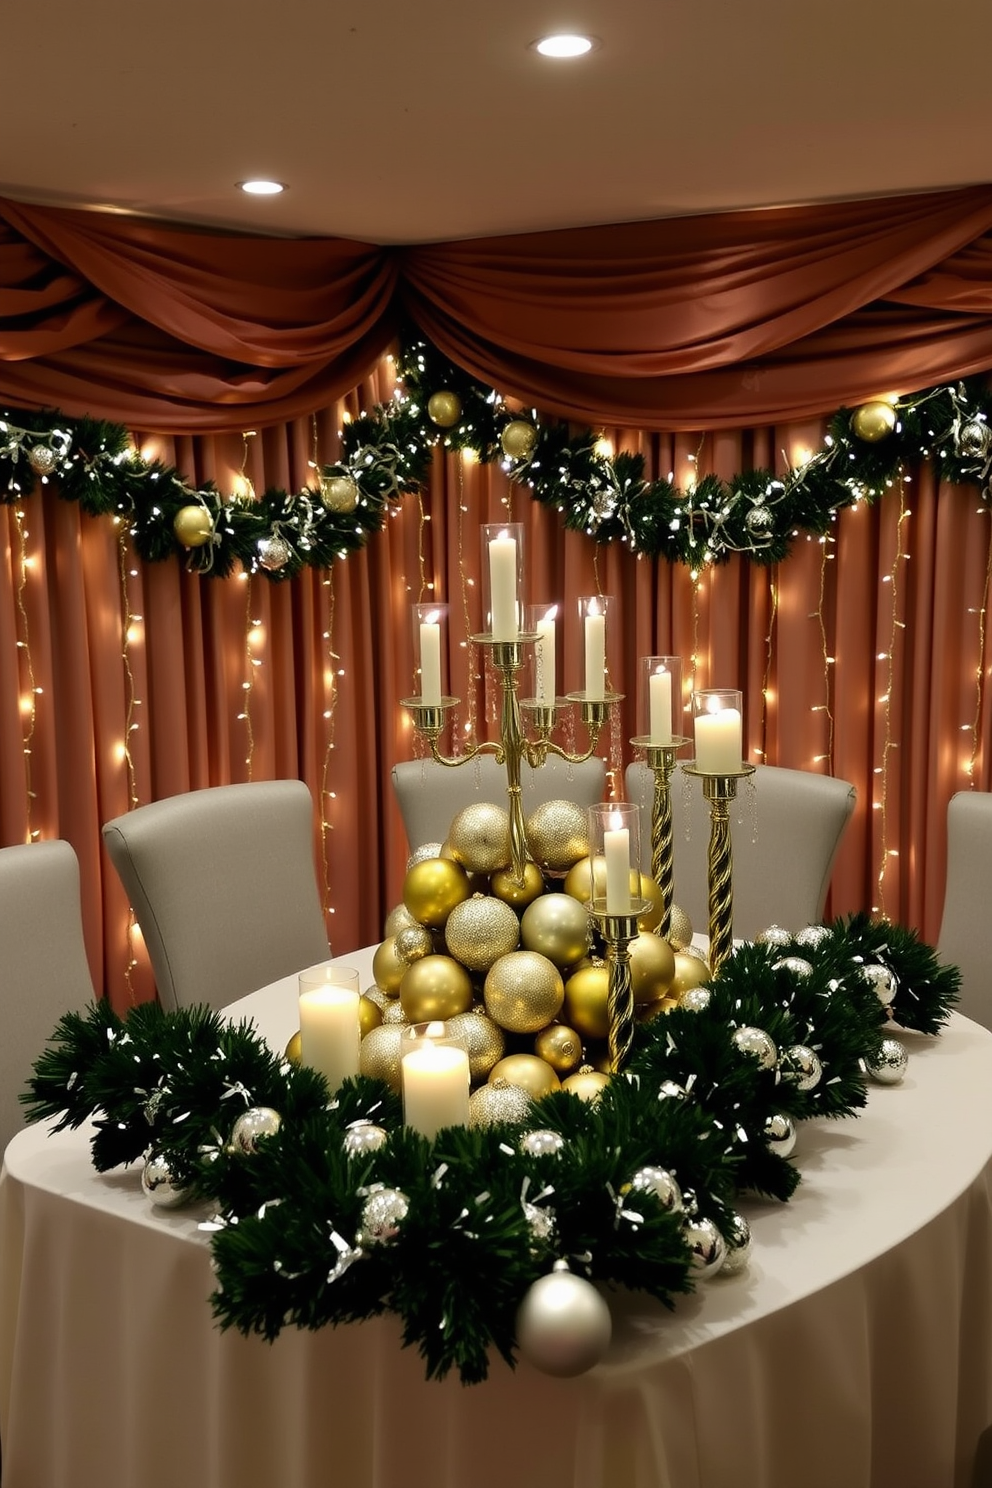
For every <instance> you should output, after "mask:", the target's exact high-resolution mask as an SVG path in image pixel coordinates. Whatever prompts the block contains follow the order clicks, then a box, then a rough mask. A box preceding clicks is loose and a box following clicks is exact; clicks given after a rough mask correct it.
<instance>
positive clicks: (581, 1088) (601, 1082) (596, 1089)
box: [561, 1070, 610, 1101]
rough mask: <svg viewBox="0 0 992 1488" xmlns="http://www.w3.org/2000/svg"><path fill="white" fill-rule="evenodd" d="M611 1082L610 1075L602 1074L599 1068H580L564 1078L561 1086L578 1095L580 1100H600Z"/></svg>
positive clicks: (571, 1093)
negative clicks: (575, 1072)
mask: <svg viewBox="0 0 992 1488" xmlns="http://www.w3.org/2000/svg"><path fill="white" fill-rule="evenodd" d="M609 1083H610V1077H609V1075H604V1074H601V1073H600V1071H599V1070H579V1072H578V1073H577V1074H575V1075H569V1076H568V1078H567V1079H565V1080H562V1082H561V1088H562V1090H567V1091H568V1092H569V1094H570V1095H577V1096H578V1097H579V1099H580V1100H584V1101H598V1100H599V1097H600V1096H601V1095H602V1093H603V1091H604V1090H605V1089H606V1086H607V1085H608V1084H609Z"/></svg>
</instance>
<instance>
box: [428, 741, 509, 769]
mask: <svg viewBox="0 0 992 1488" xmlns="http://www.w3.org/2000/svg"><path fill="white" fill-rule="evenodd" d="M428 743H429V744H430V748H431V759H432V760H435V761H436V762H437V763H438V764H439V765H446V766H447V767H448V768H449V769H456V768H457V767H458V766H459V765H467V764H468V763H469V761H470V760H474V759H477V758H478V757H479V755H480V754H495V755H496V757H497V763H499V764H502V763H503V762H502V760H501V759H500V758H499V755H500V749H501V746H500V745H499V744H494V743H493V742H491V741H490V740H485V741H484V742H483V743H481V744H471V745H469V747H468V749H466V750H465V752H464V754H442V753H441V751H440V750H439V749H438V747H437V740H436V739H428Z"/></svg>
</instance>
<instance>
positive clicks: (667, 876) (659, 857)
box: [630, 736, 689, 940]
mask: <svg viewBox="0 0 992 1488" xmlns="http://www.w3.org/2000/svg"><path fill="white" fill-rule="evenodd" d="M630 742H631V744H633V745H634V747H635V749H643V750H644V759H645V762H646V764H647V766H648V769H649V770H651V771H653V773H654V796H653V798H652V801H651V877H652V878H653V879H654V881H655V883H656V884H657V885H658V888H659V889H660V891H661V920H660V922H659V924H658V934H659V935H660V936H662V937H663V938H664V939H665V940H667V939H668V932H669V930H670V929H671V928H672V905H673V904H674V902H675V834H674V831H673V829H672V790H671V780H672V772H673V771H674V769H675V756H676V754H677V753H678V751H679V750H680V749H681V748H682V746H683V745H684V744H688V743H689V740H688V739H687V738H683V737H682V736H678V737H674V738H673V739H672V740H671V743H669V744H652V743H651V740H650V739H649V738H648V737H646V736H641V737H639V738H637V739H631V741H630Z"/></svg>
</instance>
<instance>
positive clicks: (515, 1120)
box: [468, 1080, 531, 1126]
mask: <svg viewBox="0 0 992 1488" xmlns="http://www.w3.org/2000/svg"><path fill="white" fill-rule="evenodd" d="M530 1111H531V1099H530V1096H529V1095H528V1094H527V1092H526V1091H525V1090H521V1089H520V1087H519V1086H518V1085H508V1084H507V1082H506V1081H505V1080H500V1082H499V1084H498V1085H480V1086H479V1088H478V1090H474V1091H473V1092H472V1094H471V1095H470V1096H469V1099H468V1124H469V1126H492V1125H493V1124H494V1123H495V1122H498V1121H506V1122H509V1123H510V1124H511V1125H513V1126H519V1125H520V1123H521V1122H523V1121H526V1120H527V1117H528V1116H529V1115H530Z"/></svg>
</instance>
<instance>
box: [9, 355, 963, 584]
mask: <svg viewBox="0 0 992 1488" xmlns="http://www.w3.org/2000/svg"><path fill="white" fill-rule="evenodd" d="M398 371H399V385H398V390H397V396H396V398H395V399H394V400H393V401H392V402H391V403H389V404H384V405H378V406H376V407H375V408H374V409H373V410H372V411H371V412H369V413H362V414H361V415H360V416H359V417H358V418H356V419H354V420H352V421H351V422H350V423H348V424H347V425H346V426H345V429H344V432H343V451H342V460H341V462H340V463H339V464H337V465H327V466H324V467H322V468H321V469H319V470H317V471H316V477H315V484H314V485H313V486H307V487H305V488H304V489H303V490H301V491H298V492H295V493H290V492H287V491H284V490H280V489H275V488H273V489H270V490H267V491H266V492H265V493H264V495H263V496H261V497H260V498H258V499H255V497H254V496H243V495H242V496H235V497H232V498H225V497H224V496H223V495H222V494H221V492H219V491H218V490H217V489H216V487H215V486H214V485H212V484H210V483H207V484H205V485H203V486H201V487H198V488H195V489H194V488H193V487H191V486H190V485H189V484H188V483H187V482H186V481H185V480H184V479H183V478H182V477H181V476H180V475H179V474H178V473H177V471H176V470H175V469H174V468H172V467H171V466H167V465H164V464H162V463H160V462H157V461H153V462H149V461H146V460H144V459H143V458H142V457H141V455H139V454H138V453H137V452H136V451H135V450H134V448H133V447H132V444H131V441H130V437H129V435H128V433H127V431H126V430H125V429H124V428H123V427H121V426H120V425H116V424H110V423H102V422H98V421H95V420H93V419H86V418H84V419H79V420H73V419H67V418H65V417H64V416H63V415H61V414H57V413H56V414H47V413H41V414H33V413H25V412H4V413H2V414H0V500H2V501H5V502H12V501H19V500H22V499H24V498H25V497H26V496H27V495H29V494H30V492H31V490H32V489H33V488H34V485H35V482H36V481H37V480H38V479H40V480H41V482H42V483H43V484H48V483H49V482H52V483H54V487H55V489H56V491H57V492H58V494H59V495H60V496H61V497H62V498H63V499H64V500H67V501H78V502H79V504H80V505H81V506H82V507H83V509H84V510H85V511H87V512H88V513H90V514H91V515H94V516H107V515H110V516H115V517H117V518H119V519H121V520H123V521H125V522H127V523H128V524H129V528H130V531H131V534H132V537H133V539H134V543H135V547H136V549H137V551H138V553H139V554H140V556H141V557H142V558H143V559H145V560H146V561H147V562H161V561H162V560H164V559H166V558H171V557H175V556H180V557H182V558H183V559H184V560H185V562H186V564H187V566H188V567H190V568H192V569H194V570H195V571H197V572H199V573H202V574H210V575H213V576H215V577H219V578H224V577H227V576H228V575H229V574H231V573H232V572H233V571H234V570H235V568H241V569H245V570H247V571H249V572H261V573H264V574H265V575H266V576H267V577H269V578H271V579H274V580H281V579H286V578H291V577H292V576H293V575H294V574H296V573H298V572H299V571H300V570H301V569H302V568H303V567H310V568H316V569H321V570H323V569H327V568H329V567H330V565H331V564H332V563H333V562H334V560H335V559H337V558H345V557H347V556H348V554H349V553H353V552H356V551H358V550H359V549H361V548H363V547H364V546H365V544H366V543H367V541H368V539H369V537H370V536H371V535H372V534H373V533H375V532H378V531H379V529H380V528H381V526H382V524H383V521H384V520H385V516H386V513H387V511H388V509H389V506H390V504H391V503H395V502H396V501H398V500H400V499H401V498H402V497H403V496H405V495H407V494H410V493H412V492H416V491H417V490H419V489H420V488H421V487H422V486H423V485H424V483H425V482H426V480H427V478H428V475H429V471H430V467H431V462H432V456H433V450H434V448H435V446H437V445H438V444H440V445H441V446H442V447H443V448H445V449H450V450H472V451H474V453H475V454H476V455H477V457H478V458H479V459H480V460H481V461H483V462H484V463H492V462H495V461H499V462H500V463H501V464H502V465H503V467H504V469H505V470H506V473H507V475H508V476H509V478H510V479H511V480H513V481H516V482H518V483H519V484H521V485H524V486H526V487H527V488H528V490H529V491H530V493H531V495H532V497H533V498H534V500H535V501H539V502H541V504H542V505H544V506H548V507H551V508H553V509H554V510H555V511H556V512H558V513H559V515H560V516H561V517H562V519H563V521H564V523H565V526H566V527H568V528H571V529H574V530H576V531H580V532H584V533H585V534H586V535H587V536H589V537H590V538H592V539H593V540H594V541H596V542H598V543H611V542H620V543H623V544H625V545H626V546H627V547H628V548H629V549H630V550H631V551H632V552H636V553H643V554H645V555H646V556H648V557H652V558H663V559H665V560H666V561H667V562H670V563H680V564H684V565H686V566H687V567H688V568H689V569H690V570H692V571H693V572H699V571H700V570H701V569H702V568H703V567H704V566H706V565H708V564H718V563H723V562H726V561H727V560H728V559H729V558H730V557H731V556H732V555H733V554H734V553H741V554H744V555H746V556H747V557H749V558H751V559H753V560H754V561H756V562H758V563H765V564H770V563H778V562H780V561H782V560H783V559H784V558H786V557H787V556H788V553H789V551H790V548H791V545H792V543H793V541H794V539H795V538H796V536H797V535H798V534H799V533H804V532H805V533H811V534H814V535H822V534H823V533H825V532H826V531H827V530H828V529H829V526H830V524H831V522H833V521H834V520H835V518H836V515H837V513H838V512H839V511H841V510H843V509H844V508H845V507H849V506H852V505H854V504H855V503H856V502H858V501H861V500H864V501H868V502H873V501H875V500H877V499H878V498H879V497H881V496H882V495H884V494H885V492H886V491H887V490H889V489H890V488H891V487H892V486H893V485H894V484H895V483H896V482H897V480H898V479H899V472H900V470H901V468H902V467H903V466H904V465H905V464H907V463H913V462H916V461H919V460H926V459H929V460H932V461H933V462H934V463H935V465H936V467H937V469H938V472H939V475H940V477H941V479H943V480H948V481H955V482H959V483H974V484H977V485H978V486H979V487H980V491H981V499H982V500H983V501H985V502H988V501H989V500H990V475H992V429H990V420H992V397H990V395H989V394H988V392H987V391H986V389H985V387H984V385H983V384H981V383H980V382H978V381H976V380H972V381H964V382H958V383H953V384H942V385H940V386H938V387H933V388H929V389H926V390H925V391H923V392H919V393H914V394H912V395H910V396H908V397H905V398H900V399H899V400H898V401H897V402H896V403H894V404H892V405H889V404H886V403H884V402H881V401H879V402H876V403H872V404H866V405H863V406H862V407H861V408H860V409H855V410H851V409H847V408H842V409H840V410H839V412H837V413H836V414H835V415H834V417H833V419H832V420H831V423H830V432H829V434H828V435H827V437H826V440H825V443H824V445H823V448H822V449H820V450H819V451H817V452H816V453H815V454H814V455H813V456H812V457H811V458H810V459H809V460H807V461H806V462H805V463H804V464H802V465H800V466H798V467H797V468H795V469H793V470H790V471H789V472H787V473H786V474H784V475H782V476H776V475H774V474H773V473H772V472H771V471H768V470H752V471H748V472H746V473H743V474H739V475H735V476H734V477H733V478H732V479H731V480H729V481H724V480H721V479H720V478H719V477H717V476H715V475H706V476H703V477H702V479H700V480H699V482H698V484H696V485H695V486H694V487H693V488H692V489H691V490H685V489H680V488H679V487H678V486H676V485H674V484H673V483H672V482H670V481H667V480H656V481H650V480H647V479H646V478H645V475H644V468H645V462H644V458H643V456H642V455H640V454H632V453H629V452H623V451H621V452H619V453H618V454H616V455H614V456H612V457H608V456H605V455H604V454H602V453H601V452H600V448H599V441H598V437H597V436H596V435H595V434H594V433H593V432H592V431H590V430H586V431H584V432H583V433H580V434H578V435H573V434H571V433H570V430H569V427H568V425H567V424H564V423H562V422H560V421H552V422H543V421H540V420H539V419H538V416H537V413H536V412H535V411H533V410H532V411H531V412H529V413H527V414H523V415H521V414H517V413H513V412H511V411H510V410H509V409H508V408H507V407H506V405H505V403H504V401H503V399H502V398H501V397H500V395H499V394H498V393H497V392H496V391H494V390H493V389H492V388H488V387H486V386H484V385H483V384H481V383H479V382H476V381H475V380H474V379H473V378H471V377H469V376H468V374H467V373H465V372H463V371H461V370H460V369H459V368H458V367H456V366H454V365H453V364H452V363H451V362H449V361H447V360H446V359H445V358H444V357H442V356H441V354H440V353H439V352H437V351H436V350H435V349H434V348H433V347H430V346H428V345H427V344H425V343H424V342H422V341H418V340H414V341H412V342H411V343H410V344H409V345H408V346H406V347H405V349H404V350H403V352H402V354H401V356H400V358H399V363H398ZM315 469H316V467H315Z"/></svg>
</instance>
